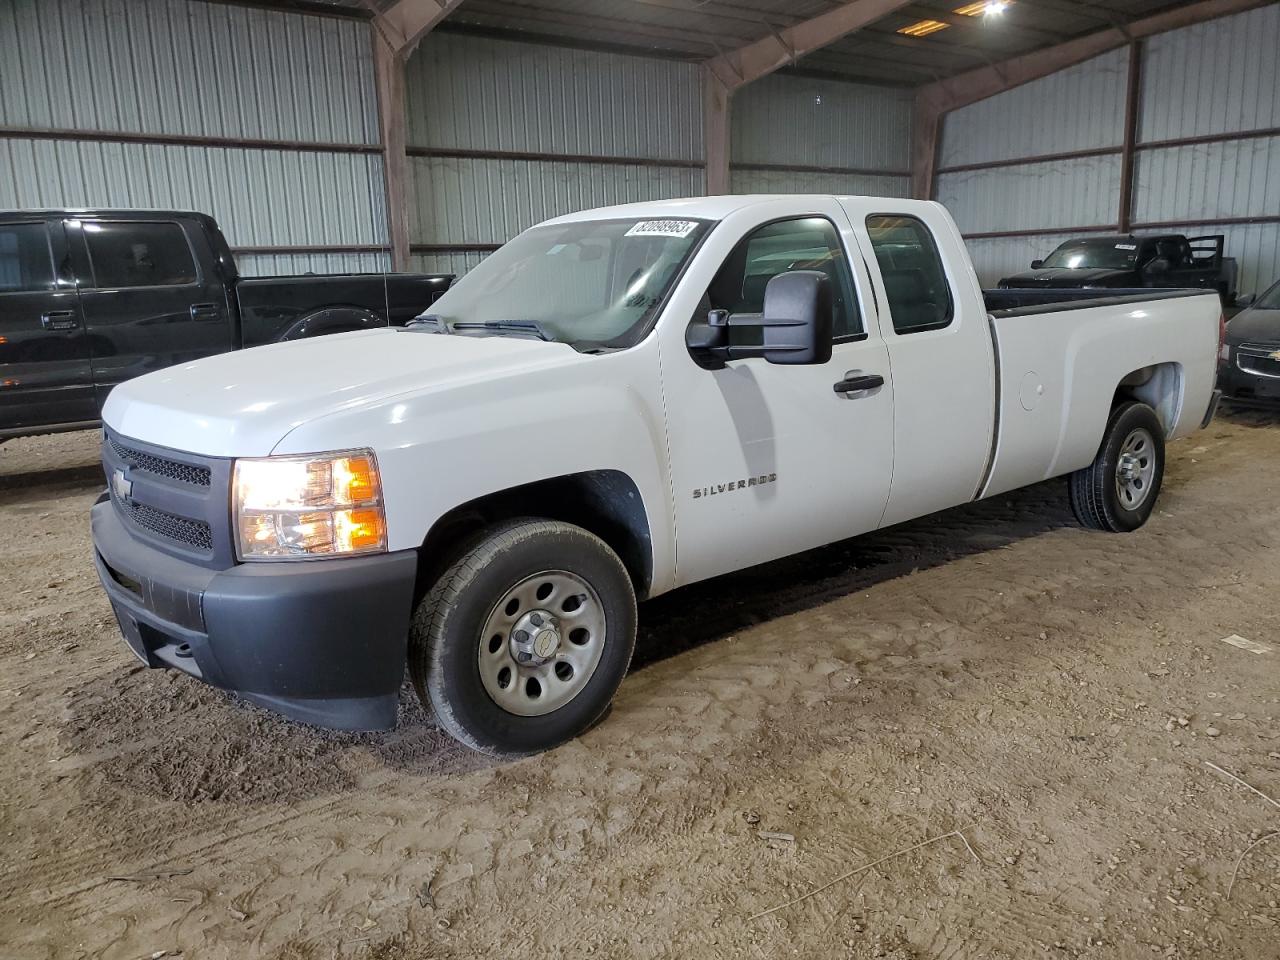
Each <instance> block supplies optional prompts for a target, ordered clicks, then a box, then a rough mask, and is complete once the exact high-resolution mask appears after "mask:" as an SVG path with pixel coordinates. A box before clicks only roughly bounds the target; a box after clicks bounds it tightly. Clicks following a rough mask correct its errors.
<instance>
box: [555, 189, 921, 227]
mask: <svg viewBox="0 0 1280 960" xmlns="http://www.w3.org/2000/svg"><path fill="white" fill-rule="evenodd" d="M841 199H858V200H866V199H869V198H867V197H848V196H844V195H835V194H829V193H827V194H804V193H759V194H733V195H725V196H713V197H679V198H676V199H673V200H644V201H641V202H639V203H623V204H619V205H617V206H612V207H597V208H595V209H590V210H580V211H578V212H576V213H569V214H565V215H564V216H561V217H555V218H553V219H550V220H548V221H546V222H547V223H573V222H575V221H579V220H608V219H613V218H619V219H621V218H626V217H663V218H677V217H692V218H694V219H699V220H723V219H724V218H725V217H727V216H728V215H729V214H731V213H736V212H737V211H738V210H742V209H745V208H746V207H751V206H756V205H757V204H762V203H771V202H774V201H778V200H789V201H792V202H793V203H803V201H806V200H810V201H811V200H827V201H829V200H841ZM893 202H894V204H899V203H904V204H917V203H918V204H920V205H921V206H924V205H925V204H926V201H923V200H903V199H901V198H894V200H893Z"/></svg>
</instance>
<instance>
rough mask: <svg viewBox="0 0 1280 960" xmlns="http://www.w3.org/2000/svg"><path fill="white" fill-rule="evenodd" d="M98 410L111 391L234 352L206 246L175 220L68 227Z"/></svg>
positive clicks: (75, 222) (187, 225) (70, 223)
mask: <svg viewBox="0 0 1280 960" xmlns="http://www.w3.org/2000/svg"><path fill="white" fill-rule="evenodd" d="M68 240H69V242H70V244H71V249H72V254H73V257H74V258H75V259H76V260H78V261H80V262H81V263H82V264H83V269H82V275H83V276H84V277H85V278H86V279H87V281H88V282H86V283H83V284H82V286H81V291H80V302H81V306H82V308H83V310H84V319H85V332H86V334H87V337H88V343H89V352H90V357H91V361H92V365H93V379H94V384H95V391H96V396H97V401H98V404H99V406H101V404H103V403H105V402H106V399H107V394H108V393H110V391H111V388H112V387H114V386H115V385H116V384H117V383H121V382H122V381H124V380H128V379H130V378H132V377H136V376H140V375H141V374H144V373H150V372H152V371H154V370H161V369H163V368H165V367H168V366H172V365H174V364H177V363H185V362H187V361H190V360H196V359H199V358H200V357H206V356H209V355H210V354H214V353H223V352H225V351H227V350H230V349H231V348H232V346H233V342H232V330H231V322H230V319H229V317H228V314H227V303H226V293H225V288H224V285H223V283H222V281H221V279H220V278H219V275H218V272H217V269H216V265H215V264H214V263H213V258H212V255H211V253H210V252H209V247H208V243H207V242H205V241H204V238H203V236H202V235H200V234H198V232H197V230H196V228H195V227H194V226H192V225H191V224H190V223H189V222H186V221H180V220H176V219H175V220H108V219H101V220H90V219H86V220H70V221H68Z"/></svg>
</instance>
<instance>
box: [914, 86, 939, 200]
mask: <svg viewBox="0 0 1280 960" xmlns="http://www.w3.org/2000/svg"><path fill="white" fill-rule="evenodd" d="M941 139H942V111H941V110H939V109H938V108H937V107H935V106H934V105H933V104H932V103H931V102H930V101H929V100H928V99H927V98H926V97H924V96H922V95H921V94H920V93H919V92H917V93H916V99H915V104H914V106H913V107H912V113H911V196H912V197H913V198H914V199H916V200H932V199H933V192H934V187H935V181H936V180H937V178H938V142H939V141H940V140H941Z"/></svg>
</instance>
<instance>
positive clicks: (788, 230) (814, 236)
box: [706, 217, 863, 345]
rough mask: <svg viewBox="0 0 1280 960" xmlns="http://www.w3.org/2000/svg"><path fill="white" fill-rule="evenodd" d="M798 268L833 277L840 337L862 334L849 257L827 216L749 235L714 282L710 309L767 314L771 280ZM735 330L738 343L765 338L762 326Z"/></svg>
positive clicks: (732, 332)
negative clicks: (767, 295) (765, 300)
mask: <svg viewBox="0 0 1280 960" xmlns="http://www.w3.org/2000/svg"><path fill="white" fill-rule="evenodd" d="M792 270H817V271H820V272H821V273H825V274H826V275H827V277H828V278H829V279H830V281H831V296H832V300H833V302H834V304H835V325H834V331H835V333H834V337H835V339H836V340H840V339H841V338H842V337H853V336H858V335H861V334H862V332H863V327H862V317H861V316H860V315H859V313H858V301H857V298H856V297H855V295H854V288H853V275H852V273H851V272H850V270H849V261H848V259H847V257H846V256H845V252H844V247H843V245H842V244H841V243H840V235H839V233H837V232H836V228H835V226H834V225H833V224H832V223H831V221H830V220H827V219H826V218H825V217H804V218H800V219H796V220H780V221H778V222H777V223H769V224H765V225H764V226H763V227H759V228H758V229H756V230H754V231H753V232H751V233H749V234H747V236H745V237H744V238H743V239H742V240H741V241H740V242H739V243H738V245H737V246H736V247H734V249H733V252H732V253H730V254H729V257H728V259H726V260H725V262H724V264H723V266H721V267H720V271H719V272H718V273H717V274H716V276H715V279H714V280H712V281H711V286H710V287H709V288H708V289H707V297H706V300H707V301H709V307H708V308H709V309H718V310H728V311H729V312H730V313H762V312H763V311H764V291H765V287H767V286H768V285H769V281H770V280H772V279H773V278H774V277H776V276H777V275H778V274H780V273H788V272H790V271H792ZM729 334H730V342H731V343H733V344H735V345H747V344H750V343H752V342H755V343H758V342H759V341H760V337H761V332H760V328H758V327H756V328H742V327H734V328H731V329H730V332H729Z"/></svg>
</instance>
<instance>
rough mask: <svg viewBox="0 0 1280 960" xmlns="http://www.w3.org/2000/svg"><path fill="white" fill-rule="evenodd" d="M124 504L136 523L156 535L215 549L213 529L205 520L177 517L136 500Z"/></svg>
mask: <svg viewBox="0 0 1280 960" xmlns="http://www.w3.org/2000/svg"><path fill="white" fill-rule="evenodd" d="M124 505H125V508H126V509H127V510H128V511H129V517H130V519H132V520H133V522H134V523H136V524H137V525H138V526H140V527H142V528H143V529H144V530H150V531H151V532H152V533H154V534H155V535H156V536H159V537H164V538H165V539H167V540H173V541H174V542H176V543H182V544H186V545H187V546H189V547H195V548H196V549H197V550H212V549H213V530H212V529H211V528H210V526H209V524H207V523H205V522H204V521H203V520H192V519H190V518H189V517H177V516H174V515H173V514H172V513H167V512H165V511H164V510H157V509H156V508H155V507H149V506H147V505H146V504H145V503H138V502H137V501H135V500H129V501H127V502H126V503H125V504H124Z"/></svg>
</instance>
